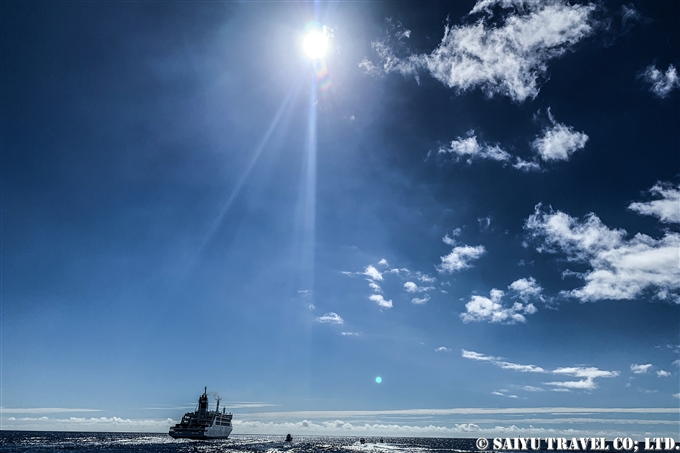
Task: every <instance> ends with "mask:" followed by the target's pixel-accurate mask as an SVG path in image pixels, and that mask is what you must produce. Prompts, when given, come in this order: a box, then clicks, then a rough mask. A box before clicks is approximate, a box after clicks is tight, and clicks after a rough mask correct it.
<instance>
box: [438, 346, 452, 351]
mask: <svg viewBox="0 0 680 453" xmlns="http://www.w3.org/2000/svg"><path fill="white" fill-rule="evenodd" d="M434 350H435V352H451V350H450V349H449V348H447V347H446V346H439V347H438V348H435V349H434Z"/></svg>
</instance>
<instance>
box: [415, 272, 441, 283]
mask: <svg viewBox="0 0 680 453" xmlns="http://www.w3.org/2000/svg"><path fill="white" fill-rule="evenodd" d="M416 276H417V277H418V280H420V281H421V282H423V283H434V282H436V281H437V279H436V278H434V277H430V276H429V275H427V274H423V273H420V272H416Z"/></svg>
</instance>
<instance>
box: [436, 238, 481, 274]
mask: <svg viewBox="0 0 680 453" xmlns="http://www.w3.org/2000/svg"><path fill="white" fill-rule="evenodd" d="M442 241H443V242H444V243H445V244H448V245H451V246H453V250H451V253H449V254H448V255H444V256H442V257H441V260H442V262H441V264H440V265H438V266H437V271H439V272H440V273H447V274H452V273H454V272H458V271H461V270H463V269H467V268H469V267H472V265H471V264H470V262H471V261H474V260H476V259H478V258H479V257H481V256H482V255H483V254H484V252H485V249H484V246H482V245H477V246H475V247H472V246H469V245H458V243H457V242H456V241H455V240H453V239H452V238H450V237H449V235H448V234H447V235H445V236H444V237H443V238H442Z"/></svg>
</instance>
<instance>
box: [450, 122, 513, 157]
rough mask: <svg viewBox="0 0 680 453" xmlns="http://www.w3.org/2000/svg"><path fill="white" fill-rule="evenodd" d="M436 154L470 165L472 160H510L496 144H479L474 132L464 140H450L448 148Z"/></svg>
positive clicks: (468, 134)
mask: <svg viewBox="0 0 680 453" xmlns="http://www.w3.org/2000/svg"><path fill="white" fill-rule="evenodd" d="M437 153H438V154H450V155H452V156H454V158H455V159H456V160H459V159H465V160H466V161H467V162H468V163H472V161H473V160H474V159H490V160H496V161H501V162H507V161H509V160H510V158H511V156H510V154H509V153H508V152H507V151H505V150H503V149H502V148H501V147H500V146H499V145H498V144H495V145H488V144H486V143H481V144H480V143H479V142H478V141H477V136H476V135H475V131H474V130H470V131H468V133H467V137H466V138H462V137H458V138H456V139H455V140H452V141H451V143H450V144H449V146H447V147H441V148H439V150H438V151H437Z"/></svg>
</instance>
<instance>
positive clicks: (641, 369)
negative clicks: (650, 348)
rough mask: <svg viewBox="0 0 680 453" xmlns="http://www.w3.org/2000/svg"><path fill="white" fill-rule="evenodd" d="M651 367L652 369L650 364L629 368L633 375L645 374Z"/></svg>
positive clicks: (635, 365) (634, 365)
mask: <svg viewBox="0 0 680 453" xmlns="http://www.w3.org/2000/svg"><path fill="white" fill-rule="evenodd" d="M651 367H652V364H651V363H647V364H645V365H638V364H633V365H631V366H630V371H632V372H633V373H635V374H646V373H647V371H649V369H650V368H651Z"/></svg>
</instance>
